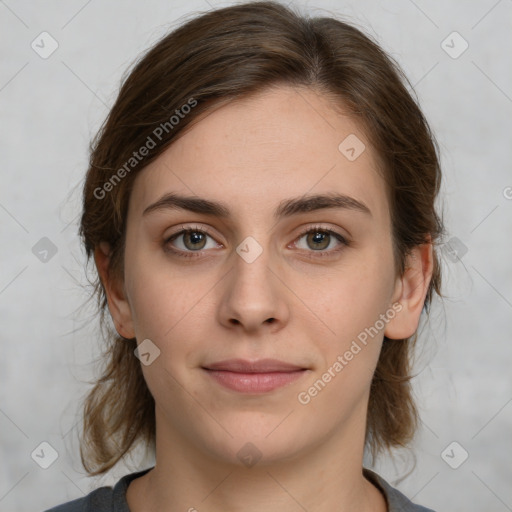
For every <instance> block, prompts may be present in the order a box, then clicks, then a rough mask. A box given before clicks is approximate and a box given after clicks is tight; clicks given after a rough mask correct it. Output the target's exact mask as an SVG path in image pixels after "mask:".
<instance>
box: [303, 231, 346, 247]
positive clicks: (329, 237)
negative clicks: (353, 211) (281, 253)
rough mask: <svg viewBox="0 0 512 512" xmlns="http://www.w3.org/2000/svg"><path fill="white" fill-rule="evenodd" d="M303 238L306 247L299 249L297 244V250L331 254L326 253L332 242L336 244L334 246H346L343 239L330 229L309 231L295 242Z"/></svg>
mask: <svg viewBox="0 0 512 512" xmlns="http://www.w3.org/2000/svg"><path fill="white" fill-rule="evenodd" d="M303 238H305V240H306V247H299V244H298V243H297V244H295V245H296V246H297V247H298V248H299V249H313V251H314V252H333V251H327V249H328V247H329V246H330V245H331V243H332V242H336V241H337V242H338V243H337V244H335V245H340V244H341V245H347V242H346V240H345V238H344V237H342V236H341V235H340V234H339V233H336V232H335V231H331V230H330V229H318V228H315V229H310V230H308V231H306V232H305V233H303V234H302V235H300V236H299V238H298V239H297V240H299V241H300V240H302V239H303Z"/></svg>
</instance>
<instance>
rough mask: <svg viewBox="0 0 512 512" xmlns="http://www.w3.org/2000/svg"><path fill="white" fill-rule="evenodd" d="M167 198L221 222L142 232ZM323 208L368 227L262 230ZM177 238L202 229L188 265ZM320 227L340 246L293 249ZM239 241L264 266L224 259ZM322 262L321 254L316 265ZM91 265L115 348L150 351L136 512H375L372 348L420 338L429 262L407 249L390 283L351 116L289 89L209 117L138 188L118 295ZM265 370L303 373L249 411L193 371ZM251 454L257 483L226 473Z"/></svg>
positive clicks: (174, 215) (379, 501)
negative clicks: (367, 464) (382, 320)
mask: <svg viewBox="0 0 512 512" xmlns="http://www.w3.org/2000/svg"><path fill="white" fill-rule="evenodd" d="M350 134H356V135H357V137H358V138H359V139H360V140H362V141H364V143H365V145H366V150H365V151H364V152H363V153H362V154H361V155H360V156H359V157H358V158H357V159H356V160H355V161H349V160H348V159H347V158H346V157H345V156H344V155H343V154H342V153H341V152H340V151H339V150H338V146H339V144H340V142H341V141H343V140H344V139H345V138H346V137H347V136H348V135H350ZM171 191H172V192H176V193H180V194H186V195H197V196H199V197H203V198H207V199H210V200H215V201H219V202H223V203H224V204H225V205H226V207H228V208H229V210H230V211H231V216H230V217H229V218H228V219H220V218H217V217H212V216H209V215H205V214H198V213H192V212H189V211H185V210H179V209H168V210H159V211H155V212H153V213H151V214H149V215H144V216H143V215H142V212H143V211H144V209H145V208H146V207H147V206H149V205H150V204H152V203H154V202H155V201H157V200H158V199H160V197H161V196H162V195H163V194H164V193H166V192H171ZM330 192H339V193H341V194H346V195H348V196H351V197H353V198H355V199H357V200H359V201H361V202H363V203H364V204H366V205H367V207H368V208H369V209H370V211H371V214H367V213H364V212H360V211H355V210H348V209H322V210H318V211H312V212H307V213H300V214H298V215H294V216H292V217H288V218H283V219H281V220H278V221H276V220H275V219H274V218H273V213H274V209H275V208H276V207H277V205H278V204H279V202H280V201H282V200H285V199H289V198H295V197H297V196H303V195H304V194H320V193H330ZM181 226H183V227H190V228H194V229H209V231H210V234H211V237H206V241H205V243H206V245H204V242H203V245H201V244H199V245H198V248H199V249H200V252H201V253H202V254H201V255H200V256H199V257H194V258H184V257H181V258H180V257H179V256H176V255H173V254H172V253H169V252H166V250H165V247H168V246H169V245H171V246H173V247H174V248H175V249H176V250H182V251H184V252H185V251H187V250H188V253H187V254H190V253H193V248H194V245H192V244H193V242H191V241H190V239H189V238H187V237H186V236H183V235H182V236H179V237H178V238H177V239H175V240H174V241H172V242H166V240H168V239H169V237H170V236H171V235H172V234H174V233H176V232H178V231H179V230H180V229H182V227H181ZM318 226H321V228H323V229H332V230H334V231H336V232H337V233H339V234H341V235H342V236H344V237H345V238H347V239H348V240H349V245H348V246H345V245H342V244H341V243H340V242H339V241H338V240H337V239H336V238H335V237H334V236H333V235H332V236H331V237H330V238H329V237H328V236H327V240H326V241H325V243H322V242H318V241H317V242H316V245H315V241H314V240H311V239H309V242H308V236H307V235H302V236H301V238H298V237H299V236H300V235H301V232H302V230H304V229H306V228H308V227H311V228H312V229H313V231H314V228H315V227H318ZM248 236H251V237H253V238H254V239H255V240H257V242H258V244H259V245H260V247H261V249H262V253H261V254H260V255H259V257H258V258H257V259H255V260H254V261H253V262H252V263H248V262H247V261H245V260H244V259H243V258H242V257H240V256H239V254H238V253H237V252H236V248H237V246H239V244H240V243H241V242H242V241H243V240H244V239H245V238H246V237H248ZM195 243H196V244H197V241H196V242H195ZM319 249H320V250H323V251H325V252H327V253H329V254H330V255H328V256H327V257H315V255H316V254H318V252H319ZM336 249H341V250H340V251H336ZM329 251H330V252H329ZM95 259H96V264H97V267H98V271H99V272H100V276H101V278H102V280H103V283H104V284H105V288H106V290H107V297H108V304H109V309H110V312H111V315H112V318H113V320H114V323H115V326H116V329H117V331H118V332H119V333H120V334H121V335H123V336H124V337H126V338H132V337H136V338H137V340H138V343H140V342H141V341H142V340H144V339H146V338H148V339H150V340H151V341H152V342H153V343H154V344H155V345H156V346H157V347H158V348H159V350H160V356H159V357H157V358H156V359H155V360H154V362H153V363H151V364H150V365H148V366H145V365H143V366H142V369H143V372H144V377H145V379H146V382H147V384H148V387H149V389H150V391H151V393H152V395H153V396H154V398H155V403H156V424H157V435H156V466H155V469H153V470H152V471H150V472H149V473H147V474H146V475H145V476H143V477H140V478H138V479H136V480H134V481H133V482H132V483H131V484H130V486H129V488H128V491H127V500H128V504H129V507H130V510H132V511H135V512H143V511H149V510H161V511H164V512H165V511H171V510H172V511H175V510H194V509H197V510H198V511H199V512H201V511H226V510H230V511H242V510H243V511H244V512H251V511H261V510H266V511H274V510H275V511H277V510H279V511H281V512H283V511H285V512H287V511H290V512H291V511H297V510H299V509H300V507H301V506H302V507H303V508H305V509H307V510H308V511H311V512H312V511H315V512H323V511H327V510H361V511H370V510H372V511H385V510H386V503H385V500H384V497H383V495H382V494H381V493H380V491H379V490H378V489H377V488H376V487H375V486H373V484H371V483H370V482H369V481H368V480H366V479H365V478H364V477H363V474H362V459H363V445H364V432H365V422H366V408H367V404H368V398H369V389H370V383H371V379H372V375H373V372H374V370H375V366H376V364H377V361H378V356H379V353H380V349H381V345H382V342H383V336H384V334H385V335H386V336H388V337H389V338H396V339H401V338H406V337H409V336H411V335H412V334H413V333H414V332H415V331H416V329H417V326H418V322H419V318H420V313H421V309H422V306H423V303H424V299H425V295H426V292H427V287H428V283H429V281H430V278H431V274H432V247H431V245H430V244H425V245H423V246H420V247H417V248H415V249H414V251H413V252H412V254H411V256H410V257H409V259H408V264H407V270H406V272H405V273H404V275H402V276H398V275H395V271H394V268H395V267H394V261H393V253H392V239H391V224H390V213H389V206H388V202H387V197H386V192H385V188H384V181H383V179H382V177H381V176H380V175H379V173H378V172H377V159H376V154H375V153H374V150H373V149H372V147H371V145H370V143H369V141H367V140H366V137H365V135H364V133H363V131H362V130H361V128H360V127H359V126H358V125H357V124H356V123H355V122H354V121H353V120H352V119H351V118H350V117H348V116H347V115H343V114H342V113H340V111H339V110H335V109H334V108H333V105H332V104H331V103H329V102H328V100H327V99H326V98H325V96H321V95H320V94H318V93H317V92H315V91H314V90H312V89H307V88H301V89H298V88H292V87H289V86H279V87H274V88H272V89H267V90H265V91H263V92H259V93H257V94H256V95H253V96H251V97H248V98H245V99H243V100H242V101H238V102H231V103H228V104H227V105H224V106H222V107H220V108H218V109H217V110H215V111H214V112H213V113H210V114H209V115H207V116H205V117H204V118H202V119H201V120H200V121H199V122H198V123H197V124H194V125H193V127H192V128H191V129H189V130H187V132H186V133H185V135H184V136H182V137H181V138H179V139H178V140H177V141H176V142H175V143H173V144H172V145H171V146H170V147H169V148H168V149H167V150H166V151H165V152H164V153H163V154H162V155H160V157H159V158H158V159H156V160H155V161H154V162H152V163H151V164H150V165H149V166H148V167H146V168H145V169H144V170H143V171H142V172H141V173H140V174H139V175H138V176H137V178H136V180H135V183H134V188H133V190H132V193H131V197H130V203H129V211H128V219H127V233H126V251H125V274H124V281H123V282H116V281H115V280H114V279H112V278H109V275H108V264H109V256H108V245H107V244H101V245H100V247H98V248H97V249H96V251H95ZM396 303H400V304H401V306H402V309H401V311H400V312H399V313H397V314H396V315H395V316H394V318H393V319H391V320H389V321H388V322H387V323H386V324H385V327H384V328H383V329H381V330H380V331H379V334H378V335H377V336H375V337H373V338H372V339H371V341H370V342H369V343H368V344H367V345H366V346H365V347H364V348H363V349H362V350H361V351H360V352H359V353H358V354H357V355H355V356H354V358H353V359H352V360H351V361H350V362H348V364H347V365H346V366H345V367H344V368H343V370H342V371H341V372H339V373H337V374H336V377H334V378H332V380H331V381H330V382H329V383H328V384H327V385H326V386H325V387H324V388H323V389H322V390H321V392H319V393H318V394H317V396H315V397H314V399H312V400H311V401H310V402H309V403H308V404H307V405H302V404H301V403H299V401H298V400H297V395H298V393H300V392H301V391H304V390H308V388H309V387H310V386H311V385H312V384H313V383H314V382H315V381H317V380H318V379H319V378H321V377H322V374H324V373H325V372H326V371H327V370H328V368H329V367H332V365H333V363H334V362H335V361H336V360H337V357H338V356H339V355H342V354H344V353H345V352H346V351H347V350H348V349H349V348H350V345H351V342H352V341H353V340H354V339H356V338H357V335H358V334H359V333H360V332H362V331H364V329H365V328H368V327H370V326H373V325H374V324H375V323H376V320H378V319H379V315H381V314H383V313H385V312H386V311H387V310H389V308H391V307H392V305H393V304H396ZM269 318H273V319H274V320H273V321H272V322H268V321H267V320H268V319H269ZM267 357H268V358H275V359H279V360H282V361H286V362H290V363H293V364H297V365H299V366H301V367H305V368H307V369H308V371H307V372H304V374H303V375H302V376H301V377H300V378H299V380H297V381H295V382H293V383H291V384H289V385H287V386H285V387H283V388H279V389H277V390H274V391H271V392H268V393H263V394H259V395H246V394H240V393H236V392H234V391H230V390H227V389H225V388H223V387H221V386H220V385H219V384H218V383H217V382H215V381H214V380H213V379H212V378H211V377H210V376H209V375H208V374H206V372H204V370H202V369H201V366H202V365H205V364H207V363H211V362H214V361H220V360H225V359H231V358H243V359H248V360H256V359H261V358H267ZM247 442H251V443H252V444H253V445H255V446H256V447H257V449H258V451H259V453H260V454H261V459H260V460H259V461H258V462H257V463H256V464H255V465H254V466H252V467H246V466H245V465H244V464H243V463H242V462H241V461H240V460H239V458H238V457H237V452H238V451H239V450H240V449H241V448H242V447H243V446H244V445H245V444H246V443H247ZM299 504H300V505H299Z"/></svg>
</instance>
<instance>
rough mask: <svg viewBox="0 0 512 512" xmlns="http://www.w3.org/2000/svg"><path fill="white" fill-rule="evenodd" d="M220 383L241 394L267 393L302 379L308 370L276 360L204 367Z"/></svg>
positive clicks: (230, 362)
mask: <svg viewBox="0 0 512 512" xmlns="http://www.w3.org/2000/svg"><path fill="white" fill-rule="evenodd" d="M203 369H204V370H205V371H206V372H207V373H208V375H209V376H210V377H212V378H213V379H214V380H215V381H216V382H217V383H218V384H220V385H222V386H223V387H225V388H228V389H230V390H232V391H237V392H239V393H249V394H258V393H268V392H270V391H273V390H275V389H277V388H281V387H283V386H286V385H288V384H291V383H292V382H294V381H296V380H297V379H299V378H301V377H302V376H303V375H304V374H305V373H307V371H308V369H307V368H304V367H301V366H297V365H294V364H290V363H286V362H284V361H278V360H276V359H260V360H258V361H246V360H243V359H230V360H227V361H219V362H216V363H211V364H208V365H206V366H203Z"/></svg>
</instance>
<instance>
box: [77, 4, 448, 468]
mask: <svg viewBox="0 0 512 512" xmlns="http://www.w3.org/2000/svg"><path fill="white" fill-rule="evenodd" d="M406 82H407V79H406V78H405V77H404V76H403V74H402V72H401V70H400V68H399V67H398V65H397V64H396V63H395V62H394V61H393V60H392V59H391V58H390V57H388V56H387V55H386V54H385V53H384V52H383V51H382V50H381V49H380V47H379V46H378V44H377V43H375V42H374V41H373V40H372V39H371V38H370V37H369V36H367V35H364V34H363V33H362V32H361V31H360V30H358V29H356V28H355V27H353V26H351V25H349V24H346V23H344V22H342V21H338V20H336V19H333V18H328V17H322V18H309V17H307V16H303V15H301V14H299V13H297V12H294V11H293V10H291V9H290V8H287V7H284V6H282V5H280V4H278V3H274V2H250V3H244V4H240V5H235V6H231V7H226V8H222V9H217V10H213V11H210V12H208V13H206V14H203V15H201V16H198V17H196V18H194V19H192V20H189V21H188V22H187V23H185V24H184V25H182V26H181V27H178V28H177V29H176V30H174V31H172V32H171V33H169V34H168V35H167V36H165V37H164V38H163V39H162V40H161V41H159V42H158V43H157V44H156V45H155V46H154V47H153V48H151V49H150V50H149V51H148V52H147V53H146V54H145V56H144V57H143V58H142V59H141V60H140V61H139V62H138V63H136V65H135V66H134V68H133V70H132V71H131V72H130V74H129V76H128V77H127V78H126V79H125V80H124V83H123V84H122V86H121V89H120V93H119V96H118V98H117V100H116V102H115V104H114V106H113V107H112V109H111V111H110V113H109V115H108V117H107V119H106V120H105V122H104V124H103V126H102V127H101V129H100V131H99V133H98V134H97V136H96V137H95V139H94V140H93V142H92V144H91V157H90V164H89V169H88V172H87V176H86V180H85V185H84V191H83V214H82V218H81V225H80V230H79V232H80V236H81V237H82V240H83V243H84V246H85V250H86V254H87V261H88V263H89V262H90V259H91V256H92V255H93V254H94V249H95V248H96V247H97V246H98V245H99V244H100V242H102V241H106V242H108V244H109V245H110V247H111V249H112V259H111V266H110V268H109V272H112V275H113V276H116V277H119V278H121V279H122V276H123V256H124V237H125V232H126V214H127V207H128V201H129V197H130V191H131V187H132V185H133V181H134V179H135V177H136V176H137V174H138V173H139V172H140V171H141V170H142V169H143V168H144V167H145V166H146V165H147V164H148V163H149V162H151V161H153V160H154V159H155V158H157V157H158V156H159V155H160V154H161V153H162V152H163V151H164V150H165V149H166V148H167V147H168V146H169V145H170V144H171V143H172V142H173V141H175V140H176V139H177V137H178V136H180V135H182V134H183V133H184V129H185V128H186V127H187V126H191V123H192V121H193V120H196V121H197V120H198V119H200V117H199V116H200V114H202V113H207V112H208V111H209V110H211V109H212V108H215V107H216V106H218V105H219V104H221V103H222V102H226V101H232V100H234V99H236V98H242V97H246V96H247V95H248V94H250V93H253V92H258V91H261V90H263V89H265V88H268V87H270V86H273V85H278V84H288V85H292V86H303V87H314V88H316V90H318V91H320V92H321V93H323V94H324V95H326V96H328V97H329V98H330V99H332V100H334V102H336V104H337V105H339V106H342V107H343V108H344V109H345V110H346V111H348V113H349V114H350V115H351V116H352V117H353V118H354V119H355V120H356V121H357V122H359V124H360V126H361V127H362V128H363V129H364V131H365V134H366V136H367V138H368V140H369V141H370V142H371V144H372V146H373V147H374V148H375V151H376V154H377V155H378V157H379V159H380V162H381V165H382V172H383V176H384V178H385V181H386V183H387V185H386V187H387V194H388V197H389V203H390V211H391V220H392V226H393V246H394V253H395V262H396V271H397V272H399V273H400V274H399V275H401V273H403V272H404V269H405V261H406V256H407V254H408V252H409V251H410V249H411V248H413V247H415V246H418V245H421V244H423V243H426V242H428V241H432V243H435V242H436V240H438V239H439V237H440V236H441V234H442V231H443V228H442V222H441V220H440V218H439V216H438V215H437V213H436V210H435V206H434V201H435V199H436V196H437V194H438V191H439V187H440V180H441V171H440V166H439V161H438V150H437V145H436V142H435V139H434V137H433V135H432V133H431V131H430V128H429V126H428V123H427V121H426V120H425V118H424V116H423V114H422V112H421V111H420V109H419V107H418V105H417V103H416V101H415V100H414V99H413V98H412V97H411V95H410V94H409V92H408V91H407V88H406V86H405V85H404V84H405V83H406ZM185 105H189V107H188V108H185ZM173 116H174V118H173ZM150 140H151V142H150ZM340 142H341V141H340ZM143 146H144V147H146V148H149V149H148V151H140V152H138V153H137V158H135V156H134V151H137V150H139V148H142V147H143ZM142 153H144V156H141V155H142ZM440 282H441V275H440V268H439V263H438V260H437V256H436V253H435V251H434V272H433V276H432V279H431V282H430V285H429V289H428V293H427V297H426V300H425V306H424V308H425V309H426V310H427V312H428V306H429V304H430V302H431V300H432V296H433V293H434V291H435V292H437V293H438V294H440ZM91 284H93V286H94V289H93V294H92V295H91V297H93V296H95V297H96V298H97V305H98V308H99V313H100V324H101V326H102V328H103V329H104V334H105V341H106V343H107V346H106V349H105V352H104V354H103V356H102V357H103V361H104V367H103V368H102V372H103V374H102V376H101V378H99V380H97V382H96V383H95V385H94V387H93V388H92V390H91V391H90V392H89V394H88V395H87V397H86V398H85V401H84V420H83V432H82V434H81V440H80V441H81V443H80V453H81V458H82V463H83V465H84V468H85V469H86V471H87V472H88V473H89V474H91V475H97V474H101V473H104V472H106V471H108V470H109V469H110V468H111V467H112V466H114V465H115V464H116V463H117V462H118V461H119V460H120V459H121V458H123V457H124V456H125V455H126V454H127V453H129V452H130V451H131V449H132V448H133V447H134V445H135V444H136V443H137V442H139V441H143V442H144V443H145V445H146V447H152V448H153V449H154V446H155V404H154V399H153V397H152V395H151V394H150V392H149V390H148V388H147V386H146V383H145V380H144V377H143V374H142V371H141V366H140V362H139V360H138V359H137V358H136V357H135V356H134V349H135V347H136V340H135V338H134V339H131V340H126V339H124V338H122V337H121V336H119V335H118V334H117V332H116V331H115V329H113V327H112V325H111V323H109V317H108V315H106V313H107V311H108V306H107V300H106V295H105V289H104V286H103V284H102V282H101V280H100V278H99V277H98V276H96V278H95V281H94V282H92V283H91ZM415 342H416V335H414V336H413V337H411V338H410V339H405V340H392V339H387V338H385V340H384V343H383V347H382V351H381V354H380V358H379V361H378V364H377V368H376V371H375V374H374V377H373V381H372V387H371V392H370V399H369V404H368V419H367V429H366V445H367V448H369V449H370V450H371V453H372V454H373V455H375V454H378V453H379V452H380V451H381V450H382V449H384V448H386V449H391V448H393V447H399V446H406V445H407V444H408V443H409V442H410V440H411V439H412V437H413V435H414V431H415V428H416V426H417V421H418V420H417V410H416V407H415V404H414V400H413V396H412V390H411V386H410V379H411V376H410V366H411V354H412V349H413V347H414V344H415Z"/></svg>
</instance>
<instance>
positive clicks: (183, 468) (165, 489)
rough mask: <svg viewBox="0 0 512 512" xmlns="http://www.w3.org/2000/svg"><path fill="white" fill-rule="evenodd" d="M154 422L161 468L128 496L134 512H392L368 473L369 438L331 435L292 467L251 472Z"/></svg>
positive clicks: (274, 465)
mask: <svg viewBox="0 0 512 512" xmlns="http://www.w3.org/2000/svg"><path fill="white" fill-rule="evenodd" d="M156 418H157V422H156V423H157V431H156V433H157V435H156V439H157V445H156V453H157V459H156V464H155V468H154V469H153V470H151V471H149V472H148V473H147V474H146V475H144V476H143V477H141V478H138V479H136V480H134V481H133V483H132V484H131V485H130V487H129V488H128V492H127V500H128V503H129V507H130V510H132V511H134V512H145V511H146V510H147V511H149V510H160V511H162V512H170V511H175V510H183V511H189V512H195V511H197V512H202V511H206V510H208V511H210V512H217V511H218V512H220V511H226V510H230V511H235V512H238V511H240V512H241V511H243V512H260V511H261V510H265V511H268V512H273V511H278V510H279V511H280V512H296V511H297V510H300V509H302V510H307V511H310V512H313V511H315V512H324V511H325V512H327V511H332V510H339V511H348V510H358V511H361V512H365V511H372V512H385V511H386V504H385V499H384V497H383V495H382V494H381V493H380V491H379V490H377V488H376V487H374V486H373V484H371V483H370V482H369V481H368V480H366V479H365V478H364V476H363V473H362V459H363V445H364V438H361V439H357V440H354V439H353V436H352V437H351V438H350V439H349V438H348V436H343V435H341V436H340V435H336V436H334V435H333V436H331V438H329V439H328V440H326V441H325V442H323V444H321V445H319V446H318V445H317V446H314V447H312V448H310V449H308V450H307V451H306V450H304V451H303V452H301V453H296V454H294V456H293V457H290V458H288V459H286V460H282V459H280V460H278V461H265V460H263V459H262V460H261V461H260V462H258V463H256V464H255V465H254V466H252V467H245V466H244V465H242V464H235V463H233V462H229V461H226V460H219V458H218V457H215V456H214V455H209V454H208V453H207V451H206V450H205V449H204V447H203V448H202V447H198V446H197V445H195V444H193V443H189V442H188V441H187V439H186V438H185V439H184V438H183V436H178V435H177V433H176V432H174V431H171V432H169V431H167V430H166V429H165V428H162V425H164V422H163V421H159V419H160V420H161V418H160V417H159V412H158V410H157V415H156ZM354 427H355V425H353V426H352V428H350V429H347V431H349V432H351V433H353V432H360V433H361V434H362V435H364V431H365V429H364V427H365V425H364V416H363V424H362V425H359V429H354Z"/></svg>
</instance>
